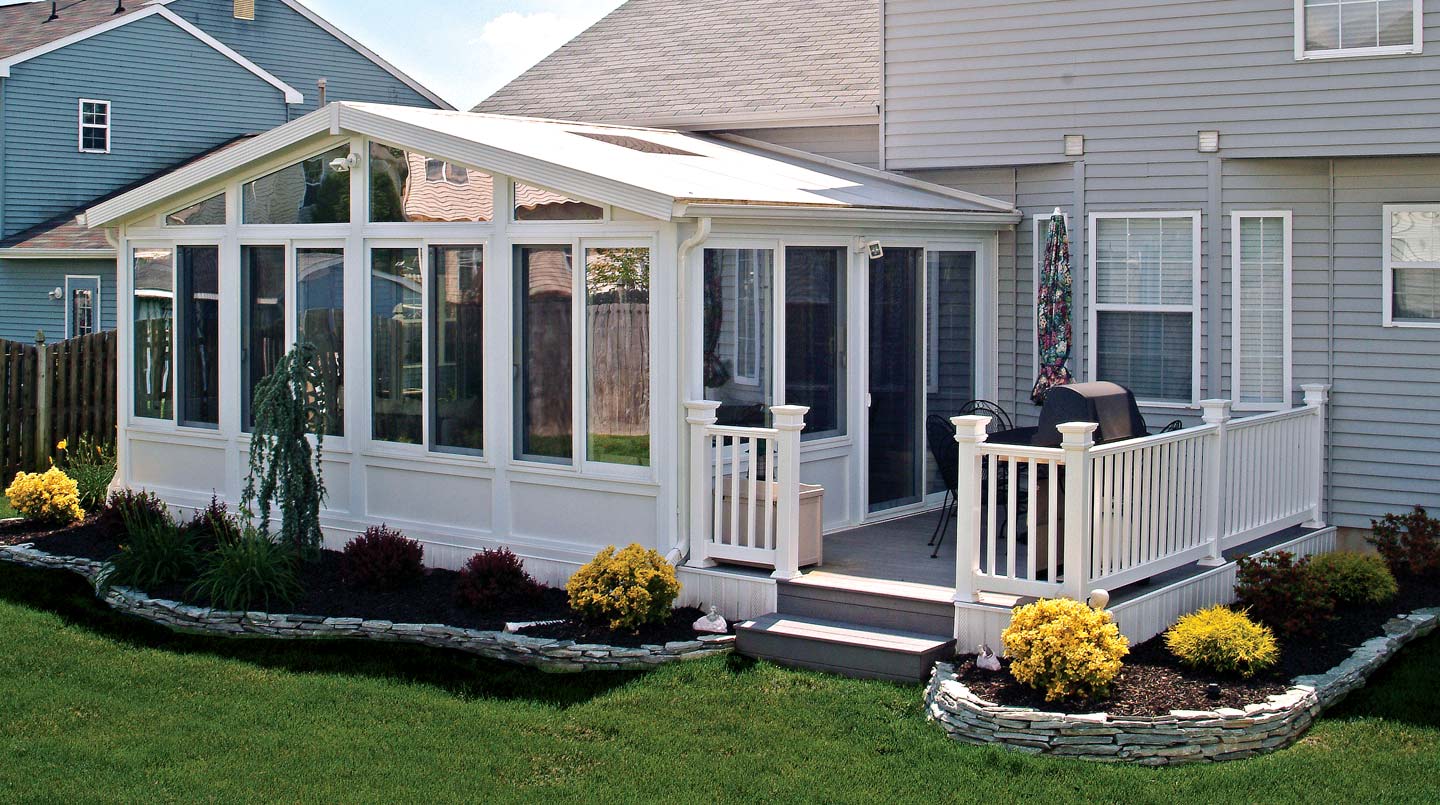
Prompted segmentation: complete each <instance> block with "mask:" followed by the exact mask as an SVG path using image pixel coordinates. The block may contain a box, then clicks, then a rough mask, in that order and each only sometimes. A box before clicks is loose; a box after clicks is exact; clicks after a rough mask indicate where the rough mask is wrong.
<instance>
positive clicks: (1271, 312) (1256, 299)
mask: <svg viewBox="0 0 1440 805" xmlns="http://www.w3.org/2000/svg"><path fill="white" fill-rule="evenodd" d="M1230 239H1231V246H1230V249H1231V262H1230V266H1231V268H1230V270H1231V272H1232V276H1231V278H1230V287H1231V289H1232V292H1233V294H1234V301H1233V303H1232V305H1231V316H1232V332H1231V347H1230V349H1231V359H1230V360H1231V372H1232V375H1233V376H1232V378H1231V382H1232V385H1233V387H1234V388H1233V390H1232V393H1233V394H1234V396H1235V407H1236V408H1239V409H1242V410H1244V409H1279V408H1284V407H1285V405H1286V403H1287V401H1288V400H1289V398H1290V375H1291V367H1290V315H1291V314H1290V265H1291V250H1290V240H1291V235H1290V213H1289V212H1237V213H1234V214H1233V215H1232V217H1231V235H1230Z"/></svg>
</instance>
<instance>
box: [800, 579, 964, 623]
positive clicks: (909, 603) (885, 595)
mask: <svg viewBox="0 0 1440 805" xmlns="http://www.w3.org/2000/svg"><path fill="white" fill-rule="evenodd" d="M861 581H867V582H868V581H869V580H849V579H838V578H837V579H831V578H827V577H824V576H822V575H821V574H818V573H817V574H811V575H808V576H805V577H803V578H801V579H797V580H796V581H782V582H780V583H779V584H777V585H776V588H775V595H776V607H775V611H776V612H777V613H779V614H781V615H793V616H796V617H804V618H819V619H823V620H830V621H839V622H842V623H852V624H856V625H859V626H868V627H874V628H878V629H895V630H899V631H903V632H915V633H918V634H930V635H946V634H952V633H953V632H954V630H955V603H954V601H953V600H952V599H953V591H952V590H948V589H942V588H939V587H927V586H924V585H918V584H909V585H907V584H900V583H876V582H869V583H868V584H861V583H859V582H861Z"/></svg>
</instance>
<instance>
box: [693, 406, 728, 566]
mask: <svg viewBox="0 0 1440 805" xmlns="http://www.w3.org/2000/svg"><path fill="white" fill-rule="evenodd" d="M718 410H720V403H718V402H710V401H708V400H698V401H692V402H687V403H685V422H686V424H688V425H689V426H690V484H689V489H690V526H689V528H690V561H689V562H688V563H687V564H689V565H690V566H691V567H714V566H715V561H714V560H713V559H711V558H710V557H709V555H708V553H707V549H708V548H709V547H710V540H711V534H710V530H709V529H710V506H711V505H712V503H711V497H712V491H713V490H712V489H711V487H710V484H711V483H719V482H720V479H718V478H716V479H713V481H712V479H711V478H710V451H709V449H708V447H709V440H710V434H709V433H708V432H707V429H708V428H709V427H710V426H711V425H714V424H715V421H716V416H715V412H716V411H718Z"/></svg>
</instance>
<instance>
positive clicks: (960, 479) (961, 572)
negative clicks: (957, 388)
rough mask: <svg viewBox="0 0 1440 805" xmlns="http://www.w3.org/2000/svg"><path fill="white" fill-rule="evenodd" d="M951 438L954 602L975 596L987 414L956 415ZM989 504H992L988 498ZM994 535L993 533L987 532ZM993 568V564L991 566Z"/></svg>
mask: <svg viewBox="0 0 1440 805" xmlns="http://www.w3.org/2000/svg"><path fill="white" fill-rule="evenodd" d="M950 424H952V425H954V426H955V441H956V443H958V444H959V445H960V450H959V454H960V460H959V466H958V467H957V468H956V472H955V602H956V603H969V602H973V601H974V600H975V593H976V592H977V591H976V589H975V573H976V572H977V571H978V570H979V569H980V466H979V465H980V462H979V460H978V459H979V455H980V445H981V444H984V442H985V440H986V439H987V438H989V435H988V434H987V433H986V430H987V429H988V428H989V427H990V417H988V416H957V417H953V418H952V419H951V420H950ZM990 505H992V506H993V505H995V504H994V501H991V504H990ZM990 538H991V539H994V538H995V537H994V535H991V537H990ZM991 570H992V572H993V570H994V569H993V568H992V569H991Z"/></svg>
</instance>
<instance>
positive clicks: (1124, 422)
mask: <svg viewBox="0 0 1440 805" xmlns="http://www.w3.org/2000/svg"><path fill="white" fill-rule="evenodd" d="M1067 422H1098V423H1100V429H1099V430H1097V431H1096V432H1095V443H1096V444H1105V443H1106V442H1118V441H1121V440H1123V439H1136V438H1139V437H1141V436H1149V435H1150V433H1149V431H1148V430H1147V429H1146V427H1145V419H1144V417H1141V416H1140V406H1138V405H1136V404H1135V395H1134V394H1132V393H1131V392H1130V389H1127V388H1125V387H1124V386H1122V385H1120V384H1119V383H1109V382H1103V381H1102V382H1098V383H1072V384H1071V385H1068V386H1056V387H1055V388H1052V389H1050V391H1049V392H1048V393H1047V394H1046V395H1045V407H1044V408H1042V409H1040V428H1039V431H1038V432H1037V433H1036V434H1035V440H1034V442H1033V443H1034V444H1035V445H1036V446H1037V447H1059V446H1060V441H1061V439H1062V438H1063V437H1062V436H1061V435H1060V431H1059V429H1058V427H1057V426H1059V425H1063V424H1065V423H1067Z"/></svg>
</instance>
